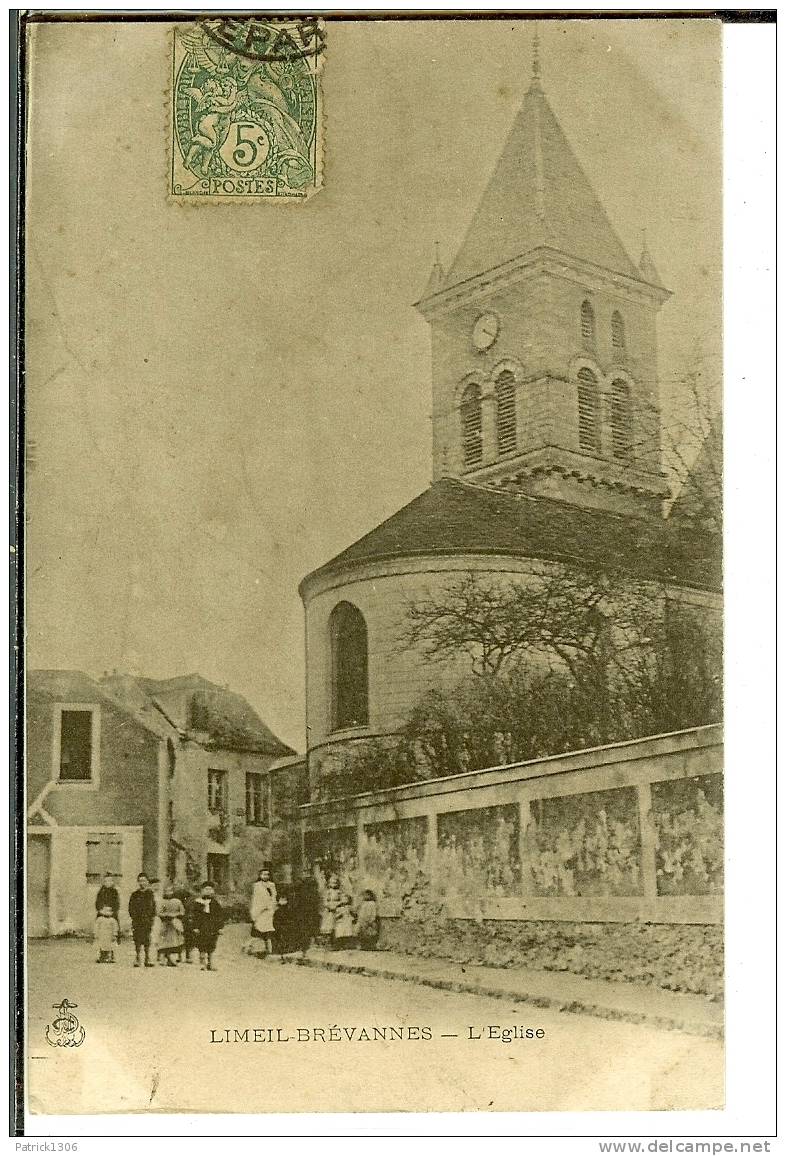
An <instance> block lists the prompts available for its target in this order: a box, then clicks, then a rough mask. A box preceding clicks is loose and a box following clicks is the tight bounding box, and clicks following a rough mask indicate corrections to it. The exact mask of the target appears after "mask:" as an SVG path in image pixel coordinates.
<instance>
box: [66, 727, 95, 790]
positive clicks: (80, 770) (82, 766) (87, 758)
mask: <svg viewBox="0 0 786 1156" xmlns="http://www.w3.org/2000/svg"><path fill="white" fill-rule="evenodd" d="M92 761H93V712H92V711H89V710H64V711H62V712H61V714H60V778H61V779H67V780H68V781H69V782H75V783H79V782H89V780H90V778H91V768H92Z"/></svg>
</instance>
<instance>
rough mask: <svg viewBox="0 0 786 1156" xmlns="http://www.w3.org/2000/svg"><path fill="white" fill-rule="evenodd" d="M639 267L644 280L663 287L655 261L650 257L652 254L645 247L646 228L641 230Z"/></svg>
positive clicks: (660, 287)
mask: <svg viewBox="0 0 786 1156" xmlns="http://www.w3.org/2000/svg"><path fill="white" fill-rule="evenodd" d="M639 269H640V270H641V275H642V277H643V278H644V280H645V281H647V282H648V283H649V284H650V285H657V287H658V288H659V289H663V288H664V285H663V282H662V281H661V279H660V273H659V272H658V270H657V268H656V266H655V262H654V261H653V259H652V255H651V253H650V251H649V249H648V248H647V231H646V229H642V230H641V257H640V258H639Z"/></svg>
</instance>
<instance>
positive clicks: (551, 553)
mask: <svg viewBox="0 0 786 1156" xmlns="http://www.w3.org/2000/svg"><path fill="white" fill-rule="evenodd" d="M435 554H503V555H504V554H507V555H513V556H518V557H526V558H541V559H544V560H552V561H566V562H573V563H576V564H579V565H586V566H603V567H613V568H615V569H621V570H624V571H625V572H627V573H630V574H634V575H636V576H637V577H640V578H651V579H656V580H661V581H667V582H674V583H676V584H679V585H685V586H695V587H699V588H704V589H718V588H719V587H720V580H721V578H720V549H719V542H718V539H717V536H716V535H712V534H708V533H703V532H698V531H696V530H694V529H693V528H690V529H688V530H686V529H683V528H681V527H679V526H676V525H671V524H670V523H669V522H665V521H663V520H662V519H659V518H656V517H652V518H637V517H631V516H629V515H624V514H614V513H608V512H606V511H603V510H592V509H586V508H582V507H578V506H574V505H571V504H570V503H568V502H561V501H557V500H555V499H553V498H543V497H532V496H528V495H524V494H512V493H509V492H505V491H500V490H494V489H492V488H490V487H486V486H479V485H475V484H468V483H466V482H460V481H458V480H456V479H455V478H442V479H441V480H440V481H437V482H435V483H434V484H433V485H432V486H431V487H430V488H429V489H428V490H425V491H424V492H423V493H422V494H419V495H418V496H417V497H416V498H415V499H414V500H413V501H411V502H410V503H409V504H408V505H406V506H404V507H403V508H402V509H401V510H399V511H398V512H397V513H395V514H394V515H393V516H392V517H391V518H388V519H387V520H386V521H384V522H382V523H380V525H379V526H377V527H376V528H375V529H374V530H372V531H371V532H370V533H369V534H366V535H365V536H364V537H362V538H360V539H359V540H358V541H357V542H355V543H353V544H352V545H351V546H349V547H348V548H347V549H346V550H343V551H342V552H341V553H340V554H338V555H336V557H335V558H332V559H331V560H330V561H329V562H327V563H325V565H324V566H320V567H319V569H317V570H314V571H313V572H312V573H311V574H309V575H307V576H306V578H304V579H303V581H302V582H301V584H300V593H301V596H302V595H303V594H304V591H305V587H306V585H307V584H308V583H309V582H310V581H311V580H312V579H314V578H316V577H318V576H320V577H321V576H323V575H329V574H340V573H342V572H345V571H347V570H350V569H352V568H353V567H355V566H357V565H360V564H362V563H365V562H372V561H381V560H383V559H388V558H393V557H403V556H409V557H411V556H423V555H435Z"/></svg>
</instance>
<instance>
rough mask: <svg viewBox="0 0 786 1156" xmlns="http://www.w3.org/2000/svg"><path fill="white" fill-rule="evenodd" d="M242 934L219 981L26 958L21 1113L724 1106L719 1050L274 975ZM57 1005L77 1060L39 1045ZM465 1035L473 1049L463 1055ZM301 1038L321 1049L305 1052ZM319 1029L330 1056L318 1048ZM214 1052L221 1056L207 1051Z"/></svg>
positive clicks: (709, 1044)
mask: <svg viewBox="0 0 786 1156" xmlns="http://www.w3.org/2000/svg"><path fill="white" fill-rule="evenodd" d="M242 934H243V929H241V928H240V927H230V928H227V930H226V932H225V934H224V935H223V936H222V939H221V941H220V943H219V950H218V953H217V956H216V963H217V966H218V969H219V970H218V971H216V972H215V973H208V972H202V971H201V970H200V969H199V967H198V965H190V966H185V965H183V966H180V967H179V968H178V969H176V970H175V969H168V968H156V969H134V968H132V966H131V959H132V949H131V947H130V945H129V944H128V942H124V943H122V944H121V945H120V949H119V952H118V962H117V963H116V964H115V965H114V966H104V965H101V966H99V965H97V964H95V962H94V953H93V947H92V945H91V944H89V943H86V942H81V941H75V940H68V941H54V940H48V941H40V942H33V943H32V944H31V947H30V951H29V991H30V1005H29V1006H30V1010H29V1025H28V1056H29V1065H28V1071H29V1076H28V1094H29V1107H30V1110H31V1111H32V1112H58V1113H68V1112H80V1111H103V1112H122V1111H126V1112H128V1111H160V1112H173V1111H178V1110H179V1111H191V1112H231V1111H238V1110H242V1111H246V1112H249V1113H251V1112H254V1113H260V1112H296V1111H395V1110H407V1111H424V1110H432V1111H434V1110H436V1111H450V1110H453V1111H462V1110H463V1111H468V1110H506V1111H512V1110H519V1111H524V1110H526V1111H539V1110H540V1111H556V1110H565V1109H572V1110H592V1109H596V1110H610V1109H615V1108H625V1109H628V1110H636V1109H641V1110H646V1109H665V1108H679V1109H688V1108H713V1107H719V1106H720V1105H721V1103H722V1099H723V1050H722V1045H721V1044H720V1043H719V1042H717V1041H715V1040H709V1039H703V1038H699V1037H695V1036H688V1035H683V1034H680V1033H678V1032H672V1031H662V1030H656V1029H654V1028H650V1027H645V1026H640V1025H633V1024H625V1023H615V1022H609V1021H606V1020H601V1019H596V1018H592V1017H590V1016H584V1015H575V1014H566V1013H564V1012H557V1011H553V1010H550V1009H541V1008H535V1007H531V1006H526V1005H523V1004H518V1005H516V1004H514V1003H513V1002H512V1001H508V1000H503V999H492V998H487V997H481V996H474V995H468V994H455V993H451V992H445V991H439V990H434V989H431V988H424V987H420V986H417V985H415V984H409V983H401V982H396V981H392V980H387V979H378V978H370V977H365V976H358V975H345V974H335V973H332V972H324V971H319V970H315V969H311V968H296V967H283V966H281V964H280V963H279V962H278V961H272V962H263V961H259V960H256V959H253V958H250V957H248V956H245V955H243V954H242V953H241V950H240V947H241V943H242ZM347 954H348V955H349V954H351V953H347ZM64 998H68V999H69V1000H70V1001H71V1002H72V1003H74V1004H76V1005H77V1008H76V1015H77V1016H78V1017H79V1020H80V1023H81V1024H82V1025H83V1026H84V1028H85V1033H86V1034H85V1040H84V1043H83V1044H82V1046H81V1047H79V1048H55V1047H51V1046H49V1044H48V1043H47V1041H46V1038H45V1029H46V1025H47V1023H49V1022H51V1020H52V1018H53V1017H54V1015H55V1014H56V1013H55V1011H54V1010H53V1005H57V1004H59V1003H60V1001H61V1000H63V999H64ZM489 1025H499V1026H501V1027H516V1026H520V1027H524V1028H527V1027H530V1028H534V1029H537V1028H542V1029H543V1030H544V1031H545V1036H544V1037H543V1038H541V1039H513V1040H511V1041H510V1042H507V1043H505V1042H503V1041H502V1040H501V1039H490V1038H488V1034H489V1033H488V1030H487V1029H488V1026H489ZM470 1026H472V1027H473V1028H474V1029H475V1030H474V1032H473V1033H472V1034H473V1035H479V1036H481V1038H480V1039H470V1038H468V1037H469V1029H470ZM375 1027H376V1028H377V1029H381V1028H384V1029H388V1030H386V1031H385V1033H384V1034H385V1036H386V1038H385V1039H380V1038H377V1039H374V1038H373V1036H374V1032H373V1029H374V1028H375ZM255 1028H257V1029H264V1031H263V1032H262V1033H261V1035H262V1037H263V1039H264V1041H265V1042H261V1041H260V1042H256V1043H254V1042H250V1041H251V1040H252V1039H253V1030H254V1029H255ZM314 1028H317V1029H321V1030H322V1032H323V1033H324V1039H321V1038H317V1039H315V1038H314V1036H315V1032H314ZM331 1028H333V1029H334V1031H333V1035H334V1036H335V1035H336V1034H340V1036H341V1038H340V1040H339V1041H337V1042H331V1040H330V1029H331ZM364 1028H365V1029H366V1032H365V1033H364V1032H363V1029H364ZM401 1028H404V1031H403V1035H404V1039H403V1040H400V1039H398V1038H397V1036H398V1034H399V1031H398V1029H401ZM246 1029H250V1030H249V1033H248V1036H249V1042H245V1041H243V1040H242V1039H241V1040H239V1041H237V1042H235V1035H234V1033H235V1031H236V1030H237V1031H238V1032H240V1033H243V1032H245V1031H246ZM268 1029H272V1031H271V1032H270V1033H269V1032H268ZM298 1029H300V1036H301V1039H300V1040H299V1039H298ZM336 1029H340V1032H339V1033H337V1032H336ZM352 1029H355V1030H354V1032H353V1031H352ZM389 1029H396V1030H394V1031H391V1030H389ZM408 1029H416V1030H413V1031H409V1030H408ZM350 1034H351V1035H352V1036H353V1038H352V1039H348V1038H347V1036H348V1035H350ZM378 1034H379V1033H378ZM269 1035H272V1036H273V1041H271V1040H270V1039H269V1038H268V1037H269ZM316 1035H317V1036H319V1032H317V1033H316ZM407 1035H410V1036H414V1037H415V1038H411V1039H409V1040H408V1039H407V1038H406V1037H407ZM227 1036H228V1037H229V1039H230V1040H232V1041H233V1042H230V1043H223V1042H222V1043H218V1042H216V1043H213V1042H211V1041H212V1040H226V1039H227ZM366 1036H370V1037H371V1038H370V1039H368V1038H366ZM287 1037H288V1038H287ZM429 1037H430V1038H429ZM257 1038H258V1040H259V1035H258V1037H257ZM481 1056H482V1063H481V1062H479V1061H480V1059H481Z"/></svg>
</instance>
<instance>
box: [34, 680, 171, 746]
mask: <svg viewBox="0 0 786 1156" xmlns="http://www.w3.org/2000/svg"><path fill="white" fill-rule="evenodd" d="M26 690H27V694H28V695H29V696H32V697H35V698H39V699H40V698H46V699H48V700H49V701H50V702H64V703H69V702H72V703H91V704H92V703H98V704H108V705H109V706H112V707H114V708H115V710H119V711H121V712H122V713H123V714H125V715H127V716H128V717H130V718H132V719H133V720H134V722H135V723H137V724H138V725H139V726H141V727H143V728H144V729H145V730H146V731H149V732H150V733H151V734H153V735H155V736H156V738H177V737H178V731H177V728H176V727H175V726H173V725H172V724H171V723H170V722H168V721H167V720H166V719H165V718H164V717H163V716H162V715H161V714H160V713H159V712H158V711H156V710H155V709H153V707H152V705H151V704H150V703H147V704H144V703H139V704H136V703H132V702H130V701H123V700H122V699H120V698H118V697H117V696H115V695H114V694H112V693H111V690H110V689H109V688H107V687H105V686H103V685H102V684H101V683H100V682H98V681H97V680H96V679H94V678H91V677H90V675H89V674H85V673H84V671H81V670H28V671H27V675H26Z"/></svg>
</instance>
